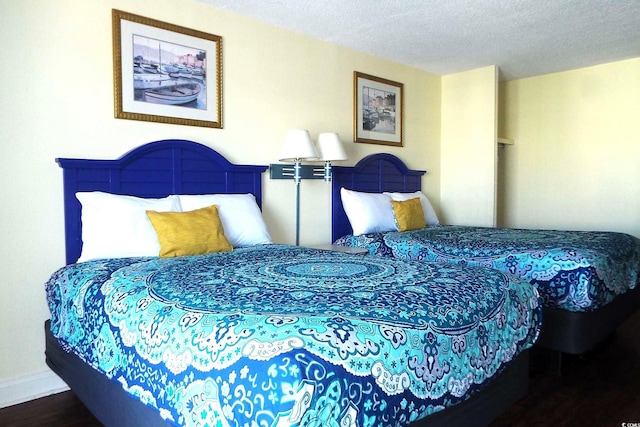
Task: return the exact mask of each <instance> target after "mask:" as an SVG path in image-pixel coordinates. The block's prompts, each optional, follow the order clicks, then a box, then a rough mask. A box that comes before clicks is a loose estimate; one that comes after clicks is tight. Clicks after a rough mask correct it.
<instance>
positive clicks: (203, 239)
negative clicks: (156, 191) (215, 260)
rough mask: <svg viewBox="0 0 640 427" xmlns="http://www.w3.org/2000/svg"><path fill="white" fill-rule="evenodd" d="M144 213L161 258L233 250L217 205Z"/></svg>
mask: <svg viewBox="0 0 640 427" xmlns="http://www.w3.org/2000/svg"><path fill="white" fill-rule="evenodd" d="M147 216H148V217H149V220H150V221H151V224H152V225H153V228H154V229H155V230H156V233H157V234H158V241H159V242H160V254H159V255H160V257H161V258H168V257H175V256H185V255H200V254H208V253H211V252H228V251H231V250H233V248H232V247H231V244H230V243H229V241H228V240H227V238H226V237H225V235H224V229H223V228H222V222H221V221H220V217H219V216H218V207H217V206H216V205H213V206H208V207H206V208H202V209H196V210H194V211H189V212H156V211H147Z"/></svg>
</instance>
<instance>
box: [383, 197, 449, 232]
mask: <svg viewBox="0 0 640 427" xmlns="http://www.w3.org/2000/svg"><path fill="white" fill-rule="evenodd" d="M383 194H386V195H388V196H389V197H391V199H392V200H397V201H400V202H401V201H403V200H409V199H415V198H416V197H419V198H420V204H421V205H422V212H423V213H424V222H426V223H427V225H438V224H440V221H439V220H438V215H436V211H435V210H434V209H433V206H431V203H429V199H427V196H425V195H424V194H423V193H422V191H416V192H414V193H387V192H385V193H383Z"/></svg>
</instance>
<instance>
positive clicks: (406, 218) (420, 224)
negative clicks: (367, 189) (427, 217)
mask: <svg viewBox="0 0 640 427" xmlns="http://www.w3.org/2000/svg"><path fill="white" fill-rule="evenodd" d="M391 204H392V205H393V215H394V216H395V217H396V223H397V224H398V231H409V230H419V229H421V228H425V227H426V226H427V223H426V222H425V221H424V213H423V212H422V204H421V203H420V199H419V198H418V197H416V198H414V199H409V200H403V201H398V200H392V201H391Z"/></svg>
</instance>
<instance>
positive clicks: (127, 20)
mask: <svg viewBox="0 0 640 427" xmlns="http://www.w3.org/2000/svg"><path fill="white" fill-rule="evenodd" d="M112 19H113V69H114V103H115V116H116V118H119V119H131V120H145V121H150V122H161V123H173V124H179V125H190V126H206V127H213V128H222V38H221V37H219V36H216V35H213V34H207V33H203V32H201V31H196V30H193V29H190V28H185V27H179V26H177V25H172V24H168V23H166V22H161V21H156V20H154V19H149V18H145V17H143V16H138V15H133V14H131V13H127V12H122V11H120V10H116V9H113V12H112Z"/></svg>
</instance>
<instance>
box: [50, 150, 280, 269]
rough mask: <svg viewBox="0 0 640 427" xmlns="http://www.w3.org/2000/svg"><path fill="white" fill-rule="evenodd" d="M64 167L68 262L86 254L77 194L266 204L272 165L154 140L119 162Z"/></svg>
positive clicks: (65, 162)
mask: <svg viewBox="0 0 640 427" xmlns="http://www.w3.org/2000/svg"><path fill="white" fill-rule="evenodd" d="M56 162H57V163H58V164H59V165H60V167H61V168H62V169H63V180H64V184H63V185H64V215H65V246H66V262H67V264H71V263H74V262H76V261H77V260H78V258H79V257H80V253H81V251H82V221H81V205H80V202H79V201H78V199H77V198H76V196H75V194H76V192H78V191H104V192H107V193H112V194H123V195H129V196H137V197H148V198H160V197H166V196H168V195H170V194H212V193H252V194H253V195H254V196H255V197H256V200H257V202H258V205H259V206H262V173H263V172H264V171H265V170H267V168H268V166H257V165H236V164H233V163H231V162H229V161H228V160H227V159H226V158H224V157H223V156H222V155H221V154H220V153H218V152H217V151H215V150H213V149H211V148H209V147H207V146H205V145H202V144H199V143H197V142H193V141H187V140H182V139H166V140H162V141H155V142H150V143H147V144H144V145H141V146H140V147H137V148H135V149H133V150H131V151H129V152H128V153H125V154H124V155H122V156H121V157H120V158H118V159H116V160H93V159H65V158H57V159H56Z"/></svg>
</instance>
